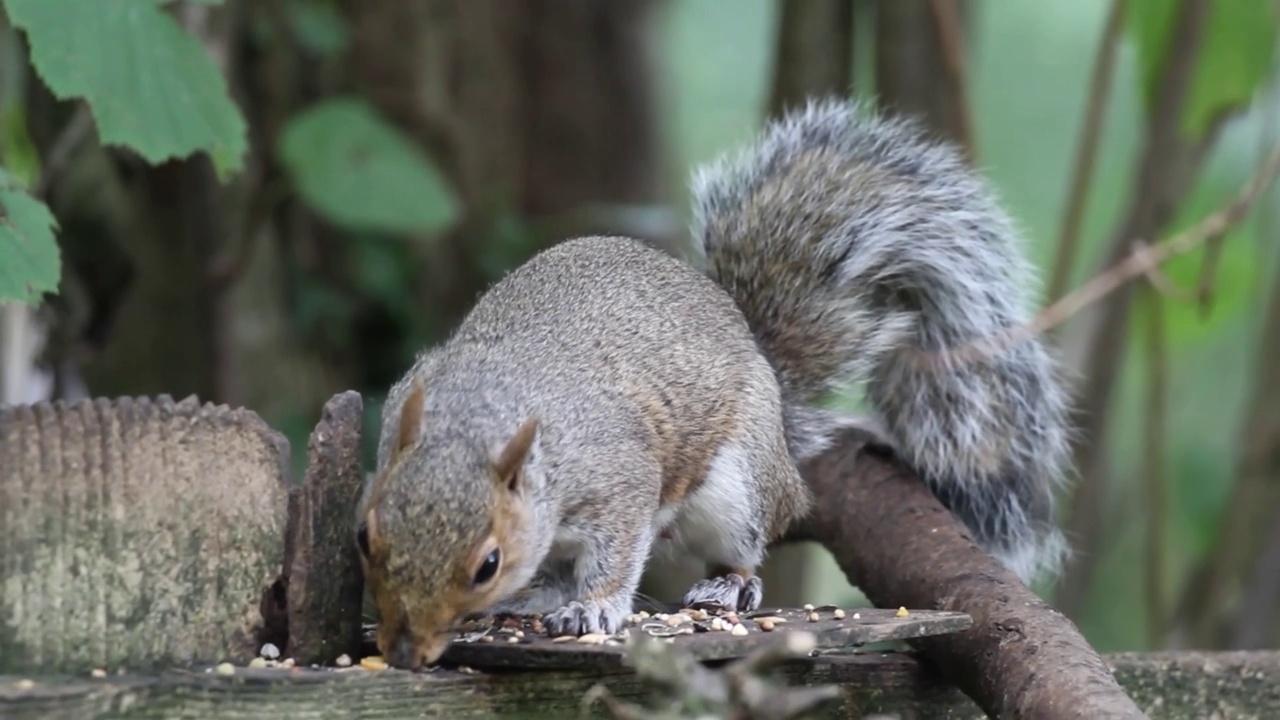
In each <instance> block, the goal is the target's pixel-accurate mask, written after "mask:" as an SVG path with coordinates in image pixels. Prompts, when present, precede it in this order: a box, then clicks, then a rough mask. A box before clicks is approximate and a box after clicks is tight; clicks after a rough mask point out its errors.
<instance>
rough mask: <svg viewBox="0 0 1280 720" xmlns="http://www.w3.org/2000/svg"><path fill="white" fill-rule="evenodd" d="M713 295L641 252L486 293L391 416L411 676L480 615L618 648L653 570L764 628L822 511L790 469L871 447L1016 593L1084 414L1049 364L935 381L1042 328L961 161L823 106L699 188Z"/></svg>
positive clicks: (677, 267)
mask: <svg viewBox="0 0 1280 720" xmlns="http://www.w3.org/2000/svg"><path fill="white" fill-rule="evenodd" d="M693 206H694V220H693V228H692V230H693V236H694V238H695V239H696V240H697V242H698V243H699V246H700V247H699V249H700V251H701V260H700V264H701V265H702V266H703V269H702V270H701V271H699V269H696V268H695V267H692V266H691V265H690V264H687V263H684V262H681V261H679V260H677V259H675V258H674V257H672V256H670V255H668V254H665V253H663V252H661V251H659V250H656V249H653V248H651V247H650V246H648V245H646V244H644V243H642V242H640V241H637V240H631V239H627V238H613V237H588V238H581V239H575V240H569V241H565V242H563V243H560V244H558V245H555V246H553V247H551V248H550V249H548V250H545V251H543V252H541V253H539V254H538V255H536V256H534V257H533V258H532V259H530V260H529V261H528V262H527V263H525V264H524V265H522V266H521V267H519V268H518V269H516V270H514V271H512V272H511V273H509V274H508V275H507V276H506V277H504V278H503V279H502V280H501V281H499V282H498V283H496V284H495V285H494V286H493V287H492V288H491V289H490V290H489V291H488V292H487V293H485V294H484V295H483V297H482V298H481V299H480V300H479V301H478V303H477V304H476V306H475V307H474V308H473V309H472V311H471V312H470V314H469V315H468V316H467V317H466V319H465V320H464V321H463V323H462V324H461V325H460V327H459V328H458V329H457V330H456V332H455V333H454V334H453V335H452V336H451V337H450V338H449V339H448V340H447V341H446V342H445V343H443V344H442V345H440V346H439V347H436V348H434V349H431V350H429V351H427V352H425V353H423V354H421V355H420V356H419V357H418V359H417V361H416V362H415V363H414V365H413V367H412V368H411V369H410V370H409V371H408V372H407V373H406V374H405V376H404V377H403V378H402V379H401V380H400V381H398V382H397V383H396V384H395V385H394V386H393V387H392V388H391V390H390V392H389V395H388V398H387V402H386V405H385V408H384V411H383V427H382V434H381V436H380V440H379V447H378V463H377V468H376V470H375V472H374V473H373V475H372V476H371V479H370V481H369V482H368V483H367V485H366V487H365V489H364V492H363V494H362V496H361V498H360V503H359V507H358V510H357V518H356V523H357V533H356V542H357V544H358V546H359V548H360V554H361V557H362V562H363V567H364V570H365V576H366V579H367V582H368V586H369V588H370V591H371V594H372V596H373V598H374V600H375V602H376V605H377V608H378V613H379V618H380V619H379V624H378V633H377V642H378V647H379V649H380V650H381V652H382V653H383V654H384V656H385V657H386V658H387V659H388V661H389V662H390V663H391V664H393V665H395V666H398V667H407V668H417V667H420V666H422V665H423V664H429V663H433V662H435V661H436V660H437V659H438V658H439V656H440V655H441V654H442V653H443V651H444V649H445V647H446V645H447V643H448V635H447V632H446V631H447V629H448V627H449V626H450V625H451V624H452V623H453V622H455V621H456V620H458V619H460V618H462V617H464V616H466V615H468V614H473V613H477V612H485V611H487V612H509V613H519V614H530V613H533V612H541V613H544V614H545V615H544V617H543V623H544V625H545V626H546V628H547V630H548V631H549V632H550V633H552V634H582V633H586V632H607V633H613V632H617V631H618V630H619V629H620V627H621V626H622V624H623V622H624V620H625V618H626V616H627V615H628V614H629V613H630V611H631V603H632V598H633V595H634V592H635V590H636V588H637V586H638V584H639V582H640V577H641V573H642V571H643V569H644V567H645V564H646V561H647V560H648V558H649V557H650V553H651V551H653V550H654V549H655V548H656V547H657V546H662V545H666V546H668V547H671V548H678V549H681V550H684V551H685V552H689V553H692V554H693V555H694V556H695V557H697V558H700V559H702V560H704V561H706V562H707V563H709V564H710V565H711V566H712V567H713V569H714V571H713V572H712V573H711V576H710V577H709V578H707V579H705V580H702V581H699V582H698V583H697V584H695V585H694V586H693V587H692V588H691V589H690V590H689V592H688V593H687V594H686V595H685V597H684V598H683V601H684V603H685V605H686V606H687V605H690V604H696V603H700V602H717V603H720V604H722V605H726V606H728V607H731V608H737V609H739V610H753V609H755V608H756V607H757V606H759V604H760V602H761V597H762V590H763V588H762V586H761V583H760V580H759V578H758V577H757V576H756V575H755V570H756V568H757V567H758V566H759V565H760V564H761V562H762V561H763V559H764V556H765V551H766V548H767V546H768V545H769V544H770V543H771V542H773V541H775V540H777V539H779V538H780V536H781V535H782V534H783V533H785V532H786V531H787V529H788V526H789V525H791V524H792V523H793V522H794V521H796V520H798V519H799V518H800V517H801V516H802V515H803V514H804V513H805V512H806V511H807V509H808V507H809V506H810V503H811V502H812V500H811V498H810V495H809V492H808V490H807V488H806V486H805V484H804V482H803V481H802V480H801V478H800V475H799V473H798V471H797V469H796V466H797V463H798V462H800V461H802V460H803V459H805V458H808V457H811V456H813V455H815V454H816V453H818V452H820V451H821V450H822V449H823V448H824V447H826V445H827V444H828V443H829V442H830V439H831V437H832V436H833V434H834V432H835V431H836V430H838V429H839V428H840V427H843V426H846V425H849V424H850V423H854V422H859V421H857V420H854V419H851V418H849V417H846V416H843V415H841V414H839V413H836V412H833V411H831V410H828V409H824V408H823V407H822V406H821V405H820V403H821V402H822V401H823V400H824V398H825V396H826V395H827V394H828V393H829V392H830V391H832V390H833V389H835V388H837V387H841V386H844V385H846V384H848V383H851V382H857V381H864V382H865V383H866V397H867V399H868V400H869V402H870V405H871V406H872V407H873V409H874V410H875V412H876V414H877V415H878V418H876V428H877V431H878V432H879V433H881V437H884V438H885V439H886V442H887V444H889V445H890V446H892V447H893V448H894V449H895V451H896V452H897V453H898V454H899V455H900V456H901V457H902V458H903V459H904V460H905V461H906V462H908V463H909V464H911V465H912V466H913V467H914V468H915V469H916V470H917V471H918V472H919V473H920V474H921V476H922V477H923V478H924V479H925V481H926V482H927V483H928V484H929V485H930V487H931V488H932V489H933V491H934V492H935V493H936V495H937V496H938V497H939V498H940V499H941V500H942V501H943V503H945V504H946V505H947V506H948V507H949V508H950V509H951V510H952V511H954V512H955V513H956V514H957V515H959V516H960V517H961V518H962V519H963V520H964V521H965V522H966V523H967V524H968V526H969V528H970V529H971V530H972V531H973V533H974V534H975V536H976V537H977V538H978V540H979V541H980V543H981V544H982V545H983V546H984V547H985V548H987V549H988V550H989V551H990V552H992V553H993V554H994V555H996V556H997V557H999V558H1000V559H1001V560H1002V561H1003V562H1004V563H1005V564H1007V565H1008V566H1009V567H1010V568H1011V569H1013V570H1014V571H1015V572H1016V573H1017V574H1018V575H1019V576H1021V577H1022V578H1024V579H1028V580H1029V579H1031V578H1032V577H1033V576H1034V575H1036V574H1037V572H1038V571H1040V570H1042V569H1045V568H1051V567H1052V566H1054V564H1055V563H1056V562H1057V561H1058V560H1059V558H1060V555H1061V553H1062V551H1063V547H1064V546H1063V543H1062V540H1061V536H1060V534H1059V533H1058V531H1057V530H1056V528H1055V525H1054V522H1053V495H1054V489H1055V486H1056V485H1057V484H1058V483H1059V482H1060V481H1061V480H1062V479H1063V477H1064V472H1065V467H1066V464H1067V451H1066V447H1067V439H1068V438H1067V432H1068V431H1067V400H1066V396H1065V393H1064V391H1063V389H1062V387H1061V384H1060V382H1059V379H1058V378H1057V375H1056V368H1055V365H1054V363H1053V361H1052V359H1051V358H1050V356H1049V354H1048V353H1047V351H1046V350H1045V348H1044V347H1043V346H1042V345H1041V344H1040V343H1039V342H1037V341H1035V340H1030V341H1026V342H1022V343H1020V344H1018V345H1016V346H1013V347H1009V348H1004V349H1000V350H999V351H997V352H996V354H995V355H993V356H987V357H983V358H979V359H977V360H968V361H966V362H963V363H950V362H947V361H945V360H944V361H941V362H935V363H933V364H929V363H926V362H921V358H922V357H926V356H930V355H931V354H933V355H934V356H935V357H945V353H944V351H946V350H948V349H952V348H957V347H959V346H963V345H966V344H968V343H971V342H973V341H977V340H982V339H984V338H989V337H992V336H995V335H997V334H999V333H1001V332H1002V331H1005V330H1008V329H1009V328H1011V327H1013V326H1015V325H1018V324H1020V323H1022V322H1024V321H1026V319H1027V318H1028V308H1027V304H1028V301H1029V297H1028V296H1029V292H1028V290H1029V288H1030V287H1031V283H1032V277H1031V273H1030V271H1029V266H1028V264H1027V263H1026V261H1025V260H1024V258H1023V256H1022V255H1021V253H1020V249H1019V248H1018V247H1017V246H1016V242H1015V241H1016V236H1015V232H1014V230H1013V228H1012V226H1011V223H1010V221H1009V219H1008V217H1007V216H1006V215H1005V213H1004V212H1003V211H1002V210H1001V209H1000V207H999V206H998V205H997V203H996V201H995V199H994V197H993V196H992V194H991V192H990V191H989V190H988V189H987V187H986V185H985V184H984V183H983V182H982V181H981V179H980V178H979V177H978V176H977V175H976V174H975V173H973V172H972V171H970V170H969V169H968V168H967V167H966V166H965V165H964V164H963V162H962V160H961V159H960V156H959V154H958V153H957V152H956V150H955V149H953V148H952V147H950V146H948V145H946V144H944V143H939V142H934V141H931V140H928V139H926V138H925V136H924V135H923V133H922V132H921V130H920V129H919V128H918V127H917V125H915V124H914V123H913V122H912V121H910V120H907V119H903V118H891V117H886V116H882V115H877V114H875V113H873V112H869V111H867V110H865V109H864V108H862V107H861V106H859V105H858V104H857V103H854V102H848V101H839V100H825V101H814V102H811V103H810V104H808V105H807V107H805V108H803V109H801V110H797V111H794V112H792V113H790V114H789V115H787V116H785V117H784V118H782V119H780V120H777V121H774V122H772V123H770V124H769V125H768V126H767V127H766V128H765V129H764V131H763V133H762V136H761V137H760V138H759V139H758V141H757V142H756V143H755V144H754V146H752V147H750V148H748V149H747V150H745V151H744V152H742V153H741V154H739V155H737V156H735V157H730V158H726V159H722V160H721V161H719V162H717V163H715V164H712V165H710V166H708V167H705V168H703V169H701V170H700V171H698V172H697V173H696V175H695V178H694V182H693Z"/></svg>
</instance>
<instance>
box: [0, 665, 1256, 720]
mask: <svg viewBox="0 0 1280 720" xmlns="http://www.w3.org/2000/svg"><path fill="white" fill-rule="evenodd" d="M1107 661H1108V663H1109V664H1110V665H1111V667H1112V668H1113V669H1114V671H1115V674H1116V677H1117V678H1119V680H1120V682H1121V684H1122V685H1123V686H1124V688H1125V689H1126V690H1128V691H1129V692H1130V693H1131V695H1132V696H1133V698H1134V699H1135V700H1136V701H1137V702H1138V703H1139V705H1140V706H1141V707H1142V709H1143V710H1144V711H1145V712H1146V713H1147V714H1148V715H1149V716H1150V717H1151V718H1152V719H1153V720H1203V719H1205V718H1213V719H1215V720H1272V719H1274V718H1278V717H1280V652H1275V651H1266V652H1223V653H1196V652H1181V653H1125V654H1117V655H1111V656H1109V657H1107ZM783 673H784V675H785V676H786V677H787V679H788V680H789V681H790V682H791V683H793V684H796V685H804V686H812V685H823V684H834V685H838V686H840V687H841V688H842V689H843V690H844V691H845V697H844V699H843V700H842V701H841V702H840V703H839V704H837V705H836V706H835V707H833V708H831V709H829V710H828V711H826V713H825V714H820V715H818V716H817V717H819V718H831V719H832V720H835V719H836V718H839V719H841V720H848V719H849V718H863V717H865V716H867V715H873V714H878V713H883V714H887V715H890V716H892V717H896V718H899V719H900V720H912V719H913V718H919V719H922V720H923V719H929V720H933V719H937V720H961V719H963V720H970V719H974V720H976V719H977V718H983V717H986V716H985V715H984V714H983V713H982V711H981V710H979V709H978V707H977V706H976V705H974V704H973V702H972V701H971V700H969V699H968V698H966V697H965V696H964V695H963V694H962V693H960V692H959V691H958V690H956V689H955V688H954V687H953V686H952V685H950V684H948V683H947V682H945V681H944V680H943V679H942V678H941V677H940V676H938V675H937V674H936V673H934V672H933V671H932V670H931V669H929V668H928V667H927V666H926V665H924V664H922V663H920V662H917V660H916V659H915V658H914V657H912V656H910V655H907V654H902V653H869V654H859V655H851V656H837V657H831V656H827V657H820V658H815V659H813V660H811V661H806V662H802V663H796V664H793V665H790V666H788V667H786V668H785V669H784V670H783ZM597 682H603V683H604V684H605V686H606V687H608V688H609V689H610V691H612V693H613V694H614V695H616V696H618V697H621V698H626V699H631V700H636V701H640V700H643V699H644V698H645V697H647V695H648V693H649V688H648V687H647V686H646V685H644V684H643V683H642V682H641V681H640V680H639V679H637V678H636V677H635V676H634V675H633V674H630V673H626V672H588V671H569V672H554V673H552V672H518V673H511V672H504V673H493V674H488V673H462V672H451V671H447V670H438V671H436V672H432V673H423V674H416V675H415V674H411V673H408V672H403V671H398V670H384V671H380V672H368V671H365V670H360V669H352V670H345V671H329V670H303V669H293V670H247V669H240V670H238V671H237V673H236V675H234V676H230V677H222V676H218V675H213V674H206V673H201V672H195V673H187V672H171V673H167V674H164V675H158V676H145V677H143V676H124V677H114V676H113V677H108V678H103V679H88V678H83V677H81V678H67V677H58V678H42V679H40V680H38V681H34V682H33V681H32V680H30V679H25V678H19V677H15V676H0V717H3V718H6V720H49V719H50V718H62V717H74V718H86V719H87V720H88V719H96V718H121V719H123V718H176V717H219V718H233V719H237V720H250V719H258V718H261V719H262V720H278V719H279V718H286V717H287V718H304V717H305V718H350V717H362V718H397V719H398V718H406V717H442V718H459V719H460V720H465V719H466V718H499V719H503V720H505V719H509V718H551V717H556V718H560V717H565V718H571V717H576V713H577V712H578V708H579V707H580V703H581V698H582V697H583V695H584V694H585V693H586V692H587V691H588V690H589V689H590V688H591V687H593V686H594V685H595V684H596V683H597ZM592 717H603V710H602V709H600V708H596V709H595V711H594V712H593V713H592ZM1078 717H1081V718H1089V719H1090V720H1092V719H1093V718H1097V717H1099V716H1096V715H1089V714H1087V713H1083V712H1082V713H1081V714H1079V715H1078Z"/></svg>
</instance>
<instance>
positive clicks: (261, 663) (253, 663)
mask: <svg viewBox="0 0 1280 720" xmlns="http://www.w3.org/2000/svg"><path fill="white" fill-rule="evenodd" d="M266 666H267V659H266V658H264V657H256V658H254V659H252V660H250V661H249V667H251V668H264V667H266Z"/></svg>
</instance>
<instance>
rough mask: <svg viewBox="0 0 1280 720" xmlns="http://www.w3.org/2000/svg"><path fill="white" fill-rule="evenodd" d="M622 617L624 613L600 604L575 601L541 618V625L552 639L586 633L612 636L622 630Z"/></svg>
mask: <svg viewBox="0 0 1280 720" xmlns="http://www.w3.org/2000/svg"><path fill="white" fill-rule="evenodd" d="M624 616H625V613H618V612H614V611H612V610H610V609H609V608H607V607H605V606H604V605H601V604H600V603H595V602H590V601H588V602H585V603H583V602H578V601H576V600H575V601H574V602H571V603H569V604H568V605H565V606H564V607H562V608H560V609H559V610H556V611H555V612H553V613H551V614H549V615H545V616H544V617H543V618H542V625H543V627H545V628H546V629H547V634H548V635H550V636H552V637H555V636H557V635H586V634H588V633H605V634H608V635H613V634H615V633H617V632H618V631H619V630H621V629H622V621H623V618H624Z"/></svg>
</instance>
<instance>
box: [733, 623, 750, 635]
mask: <svg viewBox="0 0 1280 720" xmlns="http://www.w3.org/2000/svg"><path fill="white" fill-rule="evenodd" d="M748 632H749V631H748V630H747V626H746V625H743V624H742V623H738V624H737V625H734V626H733V629H732V630H730V631H729V634H730V635H737V636H739V637H741V636H743V635H746V634H747V633H748Z"/></svg>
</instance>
